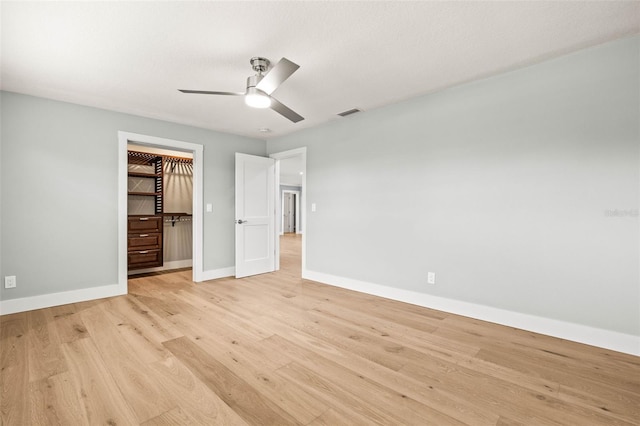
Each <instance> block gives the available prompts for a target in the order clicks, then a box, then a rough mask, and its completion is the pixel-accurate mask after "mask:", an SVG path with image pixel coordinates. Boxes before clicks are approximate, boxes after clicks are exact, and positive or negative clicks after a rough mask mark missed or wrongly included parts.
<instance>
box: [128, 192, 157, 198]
mask: <svg viewBox="0 0 640 426" xmlns="http://www.w3.org/2000/svg"><path fill="white" fill-rule="evenodd" d="M129 195H149V196H154V197H158V196H160V195H162V192H129Z"/></svg>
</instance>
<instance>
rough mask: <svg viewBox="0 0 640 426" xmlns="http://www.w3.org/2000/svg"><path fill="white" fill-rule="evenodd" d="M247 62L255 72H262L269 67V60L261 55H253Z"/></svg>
mask: <svg viewBox="0 0 640 426" xmlns="http://www.w3.org/2000/svg"><path fill="white" fill-rule="evenodd" d="M249 62H250V63H251V68H253V70H254V71H255V72H257V73H263V72H265V71H266V70H267V68H269V60H268V59H267V58H263V57H261V56H254V57H253V58H251V60H250V61H249Z"/></svg>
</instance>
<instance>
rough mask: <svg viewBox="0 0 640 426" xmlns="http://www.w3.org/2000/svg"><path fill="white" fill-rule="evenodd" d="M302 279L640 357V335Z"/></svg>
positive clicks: (361, 284)
mask: <svg viewBox="0 0 640 426" xmlns="http://www.w3.org/2000/svg"><path fill="white" fill-rule="evenodd" d="M302 278H304V279H308V280H312V281H318V282H321V283H323V284H329V285H332V286H335V287H341V288H346V289H349V290H354V291H359V292H361V293H366V294H371V295H374V296H380V297H385V298H387V299H392V300H397V301H400V302H406V303H411V304H413V305H418V306H423V307H426V308H430V309H436V310H439V311H443V312H449V313H452V314H456V315H462V316H466V317H471V318H475V319H479V320H483V321H489V322H493V323H496V324H501V325H506V326H509V327H515V328H519V329H522V330H528V331H533V332H535V333H540V334H546V335H548V336H553V337H559V338H561V339H566V340H571V341H574V342H579V343H585V344H587V345H592V346H598V347H601V348H606V349H611V350H614V351H618V352H624V353H627V354H631V355H636V356H640V336H634V335H631V334H624V333H619V332H615V331H610V330H604V329H601V328H595V327H589V326H586V325H580V324H574V323H570V322H565V321H560V320H555V319H550V318H544V317H538V316H535V315H529V314H522V313H519V312H513V311H507V310H504V309H499V308H493V307H490V306H484V305H477V304H473V303H468V302H463V301H459V300H454V299H446V298H443V297H438V296H432V295H429V294H424V293H418V292H415V291H411V290H403V289H398V288H393V287H387V286H383V285H379V284H372V283H368V282H365V281H358V280H353V279H350V278H344V277H339V276H335V275H330V274H324V273H322V272H315V271H310V270H304V271H303V272H302Z"/></svg>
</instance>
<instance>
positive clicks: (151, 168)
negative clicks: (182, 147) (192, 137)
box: [127, 151, 164, 270]
mask: <svg viewBox="0 0 640 426" xmlns="http://www.w3.org/2000/svg"><path fill="white" fill-rule="evenodd" d="M127 154H128V155H127V156H128V163H129V171H128V173H127V174H128V177H129V180H130V184H131V185H130V191H129V192H128V195H129V202H130V203H131V202H132V200H133V198H135V197H153V198H154V202H153V213H152V214H130V215H129V217H128V223H127V232H128V238H127V258H128V268H129V270H133V269H142V268H152V267H157V266H162V264H163V256H162V253H163V246H162V245H163V237H162V233H163V221H164V220H163V219H164V217H163V179H164V173H163V170H164V167H163V165H164V159H163V158H162V156H161V155H157V154H150V153H146V152H138V151H128V152H127ZM139 186H142V189H143V190H140V191H138V190H137V189H138V187H139ZM149 189H150V190H149Z"/></svg>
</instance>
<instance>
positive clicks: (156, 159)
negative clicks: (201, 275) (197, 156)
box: [127, 143, 193, 276]
mask: <svg viewBox="0 0 640 426" xmlns="http://www.w3.org/2000/svg"><path fill="white" fill-rule="evenodd" d="M127 163H128V166H127V167H128V169H127V170H128V172H127V175H128V178H127V190H128V197H127V273H128V275H129V276H132V275H133V276H135V275H138V274H144V273H150V272H161V271H168V270H175V269H180V268H191V267H192V266H193V261H192V259H193V254H192V253H193V241H192V235H193V231H192V217H193V153H189V152H181V151H174V150H168V149H164V148H163V149H160V148H155V147H150V146H144V145H136V144H134V143H129V144H127Z"/></svg>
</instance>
